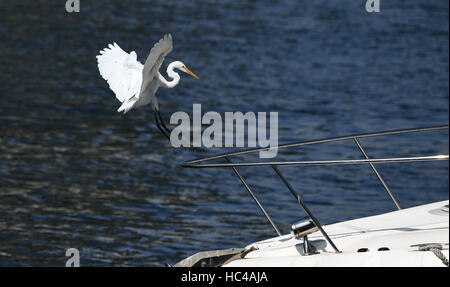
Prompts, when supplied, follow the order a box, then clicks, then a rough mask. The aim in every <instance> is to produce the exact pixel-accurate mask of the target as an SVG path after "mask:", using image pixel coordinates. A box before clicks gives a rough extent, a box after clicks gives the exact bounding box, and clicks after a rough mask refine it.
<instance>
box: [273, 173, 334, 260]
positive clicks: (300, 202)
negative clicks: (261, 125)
mask: <svg viewBox="0 0 450 287" xmlns="http://www.w3.org/2000/svg"><path fill="white" fill-rule="evenodd" d="M272 168H273V169H274V170H275V172H276V173H277V175H278V176H279V177H280V178H281V180H282V181H283V182H284V184H285V185H286V187H287V188H288V189H289V191H290V192H291V193H292V195H293V196H294V197H295V199H296V200H297V202H298V204H300V206H301V207H303V209H304V210H305V212H306V213H307V214H308V216H309V217H310V218H311V220H312V221H313V222H314V224H315V225H316V226H317V228H319V231H320V232H321V233H322V235H323V236H324V237H325V239H326V240H327V241H328V243H330V245H331V247H333V249H334V251H336V252H337V253H341V251H339V249H338V248H337V247H336V245H334V243H333V241H332V240H331V238H330V237H329V236H328V234H327V233H326V232H325V230H323V228H322V225H321V224H320V222H319V221H318V220H317V219H316V218H315V217H314V215H313V214H312V213H311V211H310V210H309V209H308V207H306V205H305V203H304V202H303V200H302V199H301V197H300V195H299V194H298V193H297V192H295V190H294V188H293V187H292V186H291V185H290V184H289V182H287V180H286V179H285V178H284V176H283V175H282V174H281V172H280V170H279V169H278V167H276V166H274V165H272Z"/></svg>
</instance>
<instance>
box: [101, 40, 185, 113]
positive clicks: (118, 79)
mask: <svg viewBox="0 0 450 287" xmlns="http://www.w3.org/2000/svg"><path fill="white" fill-rule="evenodd" d="M171 51H172V36H171V35H170V34H168V35H165V36H164V37H163V38H162V39H161V40H159V41H158V42H157V43H156V44H155V45H154V46H153V48H152V49H151V50H150V54H149V55H148V57H147V60H146V61H145V65H142V64H141V63H140V62H139V61H137V55H136V53H135V52H134V51H133V52H131V53H129V54H128V53H127V52H125V51H124V50H122V49H121V48H120V47H119V45H117V44H116V43H114V44H109V45H108V48H105V49H104V50H102V51H100V55H98V56H97V62H98V69H99V71H100V74H101V76H102V77H103V78H104V79H105V80H106V81H107V82H108V84H109V87H110V88H111V90H112V91H113V92H114V93H115V94H116V98H117V99H118V100H119V101H120V102H122V105H121V106H120V108H119V109H118V110H117V111H118V112H124V113H126V112H128V111H129V110H130V109H132V108H133V107H139V106H144V105H148V104H151V105H152V107H153V109H154V110H158V109H159V107H158V101H157V99H156V97H155V94H156V91H157V90H158V88H159V87H165V88H168V87H169V85H168V84H169V83H170V82H168V81H166V80H165V79H164V78H163V77H162V76H161V74H160V73H159V68H160V67H161V65H162V62H163V61H164V58H165V57H166V56H167V55H168V54H169V53H170V52H171ZM177 83H178V82H177ZM177 83H174V84H175V85H176V84H177ZM173 86H174V85H173ZM173 86H170V87H173Z"/></svg>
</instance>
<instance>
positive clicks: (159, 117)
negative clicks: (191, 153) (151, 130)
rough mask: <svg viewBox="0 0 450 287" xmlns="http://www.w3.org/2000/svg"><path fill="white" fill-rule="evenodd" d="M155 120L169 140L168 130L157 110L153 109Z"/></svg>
mask: <svg viewBox="0 0 450 287" xmlns="http://www.w3.org/2000/svg"><path fill="white" fill-rule="evenodd" d="M155 122H156V126H157V127H158V129H159V130H160V131H161V133H162V134H163V135H164V136H165V137H166V138H167V139H168V140H169V141H170V130H169V129H168V128H167V127H166V126H165V125H164V122H163V120H162V118H161V114H160V113H159V111H155Z"/></svg>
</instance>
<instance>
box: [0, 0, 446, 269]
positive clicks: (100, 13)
mask: <svg viewBox="0 0 450 287" xmlns="http://www.w3.org/2000/svg"><path fill="white" fill-rule="evenodd" d="M381 2H382V6H381V9H382V11H381V12H380V13H378V14H368V13H367V12H366V11H365V9H364V3H365V1H363V0H357V1H355V0H348V1H325V0H322V1H266V2H264V3H258V1H213V0H203V1H201V0H193V1H166V0H164V1H143V0H142V1H106V0H97V1H83V0H81V12H80V13H78V14H68V13H66V12H65V9H64V1H43V0H41V1H24V0H18V1H1V3H0V14H1V15H2V17H1V19H0V35H1V36H2V40H1V41H0V99H1V105H0V197H1V199H0V265H2V266H42V265H44V266H47V265H51V266H64V264H65V260H66V259H67V258H66V257H65V250H66V249H67V248H70V247H74V248H78V249H79V250H80V253H81V264H82V265H84V266H87V265H93V266H103V265H105V266H162V265H163V264H164V263H166V262H167V263H171V264H173V263H175V262H177V261H179V260H181V259H183V258H184V257H187V256H189V255H191V254H193V253H195V252H198V251H204V250H211V249H225V248H230V247H242V246H245V245H247V244H249V243H251V242H254V241H256V240H261V239H265V238H267V237H272V236H274V235H275V233H274V232H273V230H272V229H271V226H270V225H269V224H268V223H267V221H266V219H265V218H264V217H263V216H262V215H261V213H260V211H259V210H258V209H257V207H256V205H255V204H254V202H253V201H252V199H251V198H250V197H249V196H248V194H247V192H246V191H245V190H244V188H243V186H242V185H241V183H240V182H239V181H238V179H237V178H236V177H235V175H234V173H233V171H232V170H229V169H211V170H207V169H201V170H199V169H186V168H183V167H181V166H180V164H181V163H182V162H183V161H185V160H188V159H192V158H196V157H203V156H207V155H210V154H213V153H216V152H225V151H226V150H225V149H220V150H219V149H214V150H207V149H198V148H197V149H194V148H192V149H173V148H171V146H170V145H169V144H168V143H167V142H166V140H165V139H164V138H163V137H162V135H161V134H160V133H159V132H158V130H157V128H156V127H155V125H154V123H153V113H152V111H151V108H149V107H143V108H139V109H135V110H132V111H131V112H130V113H128V114H127V115H125V116H124V115H121V114H118V113H117V112H116V110H117V108H118V106H119V103H118V101H117V100H116V99H115V97H114V95H113V94H112V92H111V91H110V90H109V88H108V85H107V84H106V82H105V81H104V80H103V79H102V78H101V77H100V75H99V73H98V70H97V66H96V59H95V56H96V54H97V52H98V51H99V50H100V49H102V48H103V47H104V46H105V45H106V44H107V43H109V42H113V41H115V42H117V43H118V44H119V45H121V46H122V48H124V49H125V50H127V51H131V50H135V51H136V52H137V54H138V59H139V60H140V61H141V62H144V60H145V57H146V56H147V54H148V52H149V49H150V48H151V47H152V46H153V44H154V43H155V42H156V41H157V40H159V39H160V38H161V37H162V35H163V34H164V33H168V32H170V33H172V35H173V39H174V50H173V52H172V53H171V54H170V55H169V56H168V58H167V59H166V65H167V63H168V62H170V61H174V60H182V61H183V62H184V63H185V64H187V65H188V67H189V68H190V69H191V70H192V71H194V72H195V73H196V74H197V75H198V76H199V77H200V79H199V80H195V79H193V78H188V77H183V78H182V80H181V83H180V85H179V86H178V87H176V88H175V89H172V90H161V91H159V93H158V94H159V102H160V106H161V109H162V111H163V115H164V117H165V118H166V120H167V119H168V118H169V116H170V115H171V114H172V113H173V112H175V111H185V112H188V113H189V114H190V113H192V104H193V103H200V104H202V110H203V111H218V112H220V113H224V112H226V111H242V112H246V111H255V112H257V111H276V112H278V113H279V138H280V142H281V143H284V142H291V141H297V140H309V139H317V138H323V137H331V136H338V135H346V134H354V133H360V132H371V131H377V130H388V129H399V128H410V127H421V126H431V125H441V124H447V123H448V112H449V91H448V89H449V58H448V55H449V42H448V36H449V22H448V21H449V14H448V13H449V12H448V11H449V7H448V5H449V4H448V1H447V0H438V1H425V0H423V1H407V2H408V3H407V2H405V1H381ZM409 2H411V3H409ZM164 70H165V65H164ZM361 142H362V144H363V145H364V146H365V147H366V151H367V153H368V154H369V155H370V156H372V157H394V156H408V155H435V154H444V153H445V154H446V153H448V132H447V131H444V132H427V133H424V134H415V135H410V136H404V135H398V136H393V137H380V138H376V139H364V140H361ZM350 158H355V159H357V158H361V155H360V154H359V151H358V150H357V149H356V148H355V146H354V143H352V142H348V143H340V144H320V145H317V146H312V147H308V148H301V149H300V148H297V149H293V150H287V151H283V152H281V151H280V153H279V158H278V159H279V160H314V159H322V160H323V159H350ZM250 159H252V160H257V158H256V159H255V158H250ZM378 168H379V171H380V173H381V174H382V175H383V176H384V178H385V180H386V182H387V184H388V185H389V186H390V188H391V189H392V191H393V192H394V193H395V194H396V196H397V198H398V200H399V202H400V205H401V206H402V207H410V206H414V205H418V204H424V203H428V202H433V201H438V200H445V199H448V182H449V181H448V161H440V162H431V163H398V164H393V165H378ZM281 170H282V171H283V173H284V174H285V176H286V177H287V179H288V180H289V181H290V182H291V183H292V185H293V186H294V187H295V188H296V189H297V190H298V191H299V192H300V193H301V194H302V195H303V197H304V200H305V202H306V203H307V204H308V206H309V208H310V209H311V210H312V212H313V213H314V214H315V216H316V217H318V218H319V219H320V221H321V222H322V223H325V224H329V223H333V222H337V221H341V220H347V219H352V218H357V217H361V216H368V215H374V214H379V213H383V212H388V211H391V210H393V209H394V208H395V206H394V205H393V203H392V202H391V201H390V200H389V198H388V196H387V194H386V193H385V191H384V190H383V189H382V186H381V185H380V183H379V182H378V181H377V179H376V177H375V176H374V174H373V172H372V171H371V170H370V168H369V167H368V166H328V167H323V166H322V167H320V166H315V167H282V168H281ZM240 171H241V172H242V174H243V176H244V177H245V178H246V179H247V180H248V183H249V184H250V186H251V187H252V188H253V189H254V191H255V192H256V194H257V195H258V196H259V198H260V199H261V201H262V203H263V205H264V206H265V207H266V209H267V210H268V212H269V213H270V214H271V215H272V216H273V219H274V221H275V222H276V223H277V224H278V225H279V226H280V228H281V229H282V232H283V233H286V232H288V231H289V226H290V224H291V223H293V222H295V221H297V220H299V219H302V218H304V217H305V214H304V213H303V212H302V211H301V210H300V208H299V207H298V206H296V204H295V202H293V201H292V200H291V197H290V194H289V193H288V191H287V190H286V189H285V188H284V187H283V186H281V181H279V180H278V179H276V178H274V177H273V171H272V170H271V169H270V168H258V169H248V168H241V169H240Z"/></svg>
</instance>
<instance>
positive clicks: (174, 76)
mask: <svg viewBox="0 0 450 287" xmlns="http://www.w3.org/2000/svg"><path fill="white" fill-rule="evenodd" d="M174 68H175V66H174V62H172V63H170V64H169V66H168V67H167V75H168V76H169V77H170V78H172V80H171V81H167V80H166V79H165V78H164V77H163V76H162V75H161V74H159V79H160V81H161V82H162V83H163V86H164V87H166V88H173V87H175V86H176V85H178V83H179V82H180V75H178V73H177V72H175V71H174Z"/></svg>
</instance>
